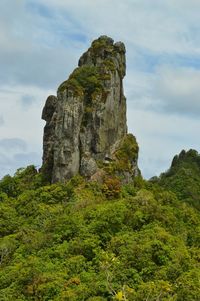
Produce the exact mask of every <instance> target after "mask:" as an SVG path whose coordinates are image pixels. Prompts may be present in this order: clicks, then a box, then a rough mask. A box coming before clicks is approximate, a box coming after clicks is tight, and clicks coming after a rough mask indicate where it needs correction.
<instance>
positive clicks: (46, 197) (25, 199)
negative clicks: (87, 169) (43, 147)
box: [0, 148, 200, 301]
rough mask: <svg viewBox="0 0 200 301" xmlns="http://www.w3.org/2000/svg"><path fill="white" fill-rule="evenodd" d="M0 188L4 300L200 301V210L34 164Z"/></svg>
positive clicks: (168, 196) (111, 181)
mask: <svg viewBox="0 0 200 301" xmlns="http://www.w3.org/2000/svg"><path fill="white" fill-rule="evenodd" d="M128 149H129V148H128ZM0 187H1V192H0V235H1V238H0V266H1V269H0V300H8V301H12V300H18V301H22V300H25V301H26V300H55V301H57V300H70V301H71V300H78V301H79V300H80V301H82V300H90V301H103V300H110V301H111V300H129V301H132V300H133V301H143V300H146V299H147V300H152V301H156V300H160V301H161V300H164V301H169V300H171V301H172V300H174V301H175V300H176V301H186V300H187V301H190V300H191V301H196V300H199V299H198V298H199V277H200V274H199V270H200V264H199V263H200V256H199V245H200V214H199V211H198V210H196V209H195V208H193V207H192V206H191V205H190V204H187V203H185V202H180V200H179V199H178V198H177V196H176V195H175V194H174V193H172V192H169V191H165V190H164V189H163V188H161V187H160V186H159V185H157V184H153V183H149V182H145V181H144V180H140V181H139V180H138V182H137V183H136V184H134V186H133V185H132V184H128V185H121V184H120V183H119V182H118V180H117V179H116V178H112V177H110V178H108V179H106V180H105V182H104V183H103V184H99V183H96V182H86V181H85V180H84V179H83V178H82V177H80V176H77V177H74V178H72V179H71V180H70V181H69V182H68V183H64V184H60V183H58V184H53V185H45V186H44V183H43V182H42V181H39V180H38V173H37V171H36V170H35V169H34V168H33V167H29V168H27V169H23V170H19V171H18V172H17V173H16V174H15V176H14V177H6V179H5V178H4V179H2V181H1V182H0Z"/></svg>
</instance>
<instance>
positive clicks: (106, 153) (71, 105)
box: [42, 36, 139, 182]
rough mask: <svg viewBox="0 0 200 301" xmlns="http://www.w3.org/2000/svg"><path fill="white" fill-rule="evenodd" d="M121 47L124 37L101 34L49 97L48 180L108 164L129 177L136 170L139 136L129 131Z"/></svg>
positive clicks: (45, 143)
mask: <svg viewBox="0 0 200 301" xmlns="http://www.w3.org/2000/svg"><path fill="white" fill-rule="evenodd" d="M125 52H126V51H125V46H124V44H123V43H121V42H117V43H114V41H113V40H112V39H111V38H109V37H107V36H101V37H99V38H98V39H97V40H94V41H93V42H92V44H91V46H90V48H89V49H88V50H87V51H86V52H85V53H84V54H83V55H82V56H81V58H80V59H79V63H78V67H77V68H76V69H75V70H74V71H73V72H72V74H71V75H70V76H69V78H68V79H67V80H66V81H64V82H63V83H62V84H61V85H60V86H59V88H58V91H57V97H55V96H49V97H48V98H47V101H46V104H45V107H44V109H43V113H42V118H43V119H44V120H45V121H46V126H45V128H44V138H43V166H42V170H43V172H44V174H46V175H47V176H48V177H49V180H50V181H51V182H57V181H65V180H67V179H69V178H71V177H72V176H74V175H76V174H78V173H80V174H81V175H83V176H85V177H87V178H95V175H99V174H102V173H105V172H108V169H109V170H111V169H112V171H113V172H114V173H118V174H121V175H122V176H123V177H124V178H125V180H127V179H128V181H129V179H130V178H131V177H132V176H133V175H135V174H138V172H139V170H138V167H137V156H138V146H137V142H136V140H135V137H134V136H132V135H131V134H127V124H126V98H125V96H124V91H123V78H124V76H125V73H126V58H125ZM126 153H127V154H128V153H129V155H127V154H126ZM108 166H109V168H108ZM100 171H101V172H100Z"/></svg>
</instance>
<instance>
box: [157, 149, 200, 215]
mask: <svg viewBox="0 0 200 301" xmlns="http://www.w3.org/2000/svg"><path fill="white" fill-rule="evenodd" d="M152 181H153V182H157V183H158V184H159V185H161V186H163V187H164V188H166V189H169V190H171V191H173V192H175V193H176V195H177V196H178V197H179V198H180V199H182V200H184V201H185V202H187V203H189V204H192V205H193V206H195V207H196V208H197V209H199V210H200V155H199V154H198V152H197V151H195V150H192V149H191V150H189V151H185V150H183V151H181V153H180V154H179V155H176V156H175V157H174V158H173V160H172V164H171V167H170V168H169V170H168V171H167V172H165V173H162V174H161V175H160V177H159V178H156V177H155V178H153V179H152Z"/></svg>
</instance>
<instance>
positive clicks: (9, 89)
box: [0, 0, 200, 178]
mask: <svg viewBox="0 0 200 301" xmlns="http://www.w3.org/2000/svg"><path fill="white" fill-rule="evenodd" d="M199 14H200V1H199V0H162V1H161V0H123V1H122V0H78V1H75V0H0V177H2V176H3V175H5V174H7V173H10V174H12V173H13V172H14V171H15V170H16V169H17V168H19V167H22V166H26V165H28V164H35V165H36V166H38V167H39V166H40V165H41V156H42V133H43V126H44V122H43V121H42V120H41V118H40V116H41V111H42V107H43V105H44V103H45V100H46V98H47V96H48V95H49V94H55V93H56V90H57V87H58V85H59V84H60V83H61V82H62V81H64V80H65V79H66V78H67V77H68V75H69V74H70V73H71V72H72V70H73V69H74V68H75V67H76V66H77V62H78V59H79V57H80V55H81V54H82V53H83V52H84V51H85V50H86V49H87V48H88V47H89V46H90V43H91V41H92V40H93V39H95V38H97V37H98V36H100V35H104V34H106V35H108V36H111V37H112V38H113V39H114V40H115V41H123V42H124V43H125V45H126V49H127V76H126V79H125V83H124V84H125V94H126V96H127V106H128V128H129V132H132V133H133V134H134V135H136V137H137V140H138V143H139V146H140V160H139V161H140V162H139V164H140V168H141V170H142V173H143V175H144V176H145V177H146V178H149V177H151V176H153V175H159V174H160V172H162V171H165V170H166V169H167V168H168V167H169V165H170V162H171V159H172V157H173V156H174V155H175V154H176V153H179V152H180V151H181V150H182V149H190V148H194V149H197V150H198V151H200V139H199V133H200V118H199V115H200V99H199V98H200V22H199Z"/></svg>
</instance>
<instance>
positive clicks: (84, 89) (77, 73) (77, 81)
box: [59, 65, 103, 96]
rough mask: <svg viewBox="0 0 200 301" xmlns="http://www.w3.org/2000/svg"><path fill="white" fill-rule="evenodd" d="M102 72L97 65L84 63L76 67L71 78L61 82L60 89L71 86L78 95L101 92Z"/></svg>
mask: <svg viewBox="0 0 200 301" xmlns="http://www.w3.org/2000/svg"><path fill="white" fill-rule="evenodd" d="M100 76H101V75H100V73H99V70H98V68H97V67H95V66H88V65H83V66H81V67H78V68H76V69H75V70H74V71H73V73H72V74H71V75H70V77H69V79H68V80H67V81H65V82H64V83H62V84H61V86H60V87H59V91H63V90H65V89H67V88H71V89H72V90H73V91H75V92H76V93H77V94H78V95H83V94H84V93H85V94H86V95H87V96H91V95H92V93H94V92H97V91H98V92H101V91H102V89H103V86H102V82H101V77H100Z"/></svg>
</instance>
